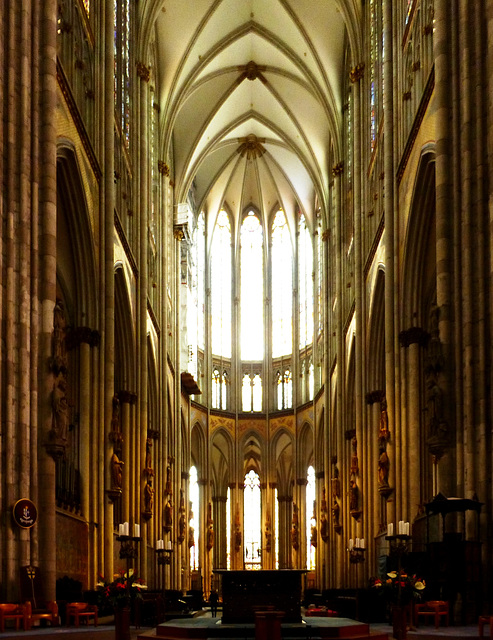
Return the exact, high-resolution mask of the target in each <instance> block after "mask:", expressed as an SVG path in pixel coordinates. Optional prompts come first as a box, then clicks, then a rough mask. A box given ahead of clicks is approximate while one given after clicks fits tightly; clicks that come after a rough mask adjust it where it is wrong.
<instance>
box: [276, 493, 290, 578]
mask: <svg viewBox="0 0 493 640" xmlns="http://www.w3.org/2000/svg"><path fill="white" fill-rule="evenodd" d="M277 501H278V503H279V529H278V530H277V531H276V536H277V537H278V540H279V569H293V564H292V560H291V557H292V556H291V533H290V532H291V519H292V504H293V497H292V496H278V498H277Z"/></svg>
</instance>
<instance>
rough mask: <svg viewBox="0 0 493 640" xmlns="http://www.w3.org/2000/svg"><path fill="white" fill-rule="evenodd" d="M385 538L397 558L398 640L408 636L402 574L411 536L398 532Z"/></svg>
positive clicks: (395, 609) (394, 618) (395, 611)
mask: <svg viewBox="0 0 493 640" xmlns="http://www.w3.org/2000/svg"><path fill="white" fill-rule="evenodd" d="M385 540H388V541H389V544H390V555H392V556H394V557H396V558H397V576H398V578H397V606H394V607H393V609H392V625H393V637H394V638H396V639H397V640H406V638H407V617H406V607H405V606H403V604H402V587H401V580H400V575H401V572H402V557H403V555H404V554H405V553H407V549H408V544H409V542H410V541H411V536H410V535H409V534H406V533H398V534H397V535H390V536H385ZM409 618H410V622H411V623H412V612H411V613H409Z"/></svg>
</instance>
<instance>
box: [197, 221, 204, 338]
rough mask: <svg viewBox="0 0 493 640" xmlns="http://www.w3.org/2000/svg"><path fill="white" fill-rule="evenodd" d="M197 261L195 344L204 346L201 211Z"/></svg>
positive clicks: (198, 227) (198, 222)
mask: <svg viewBox="0 0 493 640" xmlns="http://www.w3.org/2000/svg"><path fill="white" fill-rule="evenodd" d="M196 238H197V239H196V243H195V246H196V263H197V279H196V282H197V346H198V348H199V349H204V346H205V219H204V212H203V211H202V212H201V213H200V214H199V217H198V218H197V231H196Z"/></svg>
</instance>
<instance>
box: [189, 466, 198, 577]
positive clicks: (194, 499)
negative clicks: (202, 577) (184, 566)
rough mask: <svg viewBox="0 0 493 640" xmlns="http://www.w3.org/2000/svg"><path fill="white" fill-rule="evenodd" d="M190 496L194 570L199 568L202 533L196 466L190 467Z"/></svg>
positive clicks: (190, 538)
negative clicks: (200, 536) (200, 537)
mask: <svg viewBox="0 0 493 640" xmlns="http://www.w3.org/2000/svg"><path fill="white" fill-rule="evenodd" d="M188 496H189V499H190V513H189V517H190V519H189V528H188V531H189V536H188V545H189V547H190V569H191V570H192V571H194V570H195V569H198V568H199V535H200V526H199V523H200V513H199V509H200V504H199V483H198V476H197V469H196V467H194V466H192V467H190V476H189V485H188Z"/></svg>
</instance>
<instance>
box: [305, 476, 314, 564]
mask: <svg viewBox="0 0 493 640" xmlns="http://www.w3.org/2000/svg"><path fill="white" fill-rule="evenodd" d="M306 479H307V484H306V518H305V521H306V568H307V569H308V570H309V571H312V570H313V569H315V560H316V538H315V539H314V535H315V534H316V524H317V523H316V519H315V517H314V516H315V498H316V493H315V469H314V468H313V466H312V465H310V466H309V467H308V472H307V476H306ZM313 542H315V545H314V544H312V543H313Z"/></svg>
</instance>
